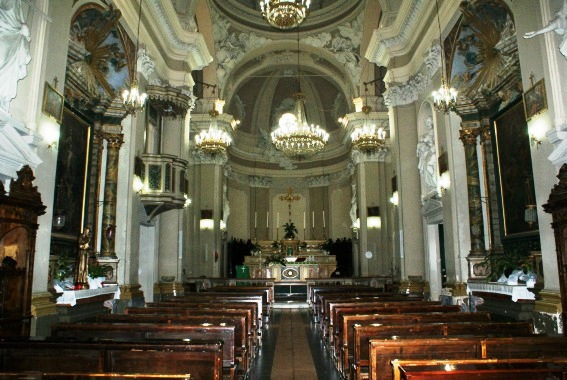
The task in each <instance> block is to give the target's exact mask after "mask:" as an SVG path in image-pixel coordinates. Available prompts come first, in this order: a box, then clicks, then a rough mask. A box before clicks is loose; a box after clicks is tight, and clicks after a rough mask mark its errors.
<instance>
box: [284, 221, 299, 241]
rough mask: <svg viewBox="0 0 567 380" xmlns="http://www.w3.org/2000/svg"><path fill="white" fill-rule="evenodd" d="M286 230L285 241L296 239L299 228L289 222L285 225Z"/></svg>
mask: <svg viewBox="0 0 567 380" xmlns="http://www.w3.org/2000/svg"><path fill="white" fill-rule="evenodd" d="M283 228H284V239H291V240H293V239H295V234H296V233H297V228H296V227H295V224H293V222H288V223H286V224H284V225H283Z"/></svg>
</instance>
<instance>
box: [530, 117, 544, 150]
mask: <svg viewBox="0 0 567 380" xmlns="http://www.w3.org/2000/svg"><path fill="white" fill-rule="evenodd" d="M546 132H547V126H546V124H545V121H544V119H543V118H535V117H534V118H532V120H531V121H530V126H529V134H530V144H531V145H532V146H535V147H536V149H537V148H539V146H540V145H541V143H542V142H543V139H544V138H545V133H546Z"/></svg>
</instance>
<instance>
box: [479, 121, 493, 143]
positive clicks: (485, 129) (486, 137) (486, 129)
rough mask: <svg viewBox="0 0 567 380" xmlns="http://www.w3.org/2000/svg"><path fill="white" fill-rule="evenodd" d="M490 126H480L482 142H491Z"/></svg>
mask: <svg viewBox="0 0 567 380" xmlns="http://www.w3.org/2000/svg"><path fill="white" fill-rule="evenodd" d="M490 136H491V134H490V126H489V125H485V126H482V127H481V128H480V142H481V144H484V143H485V142H490Z"/></svg>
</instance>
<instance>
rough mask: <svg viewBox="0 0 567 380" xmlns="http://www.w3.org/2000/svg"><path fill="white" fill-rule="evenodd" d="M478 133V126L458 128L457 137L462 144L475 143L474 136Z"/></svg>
mask: <svg viewBox="0 0 567 380" xmlns="http://www.w3.org/2000/svg"><path fill="white" fill-rule="evenodd" d="M479 135H480V128H467V129H461V130H460V136H459V139H460V140H461V141H462V142H463V145H464V146H467V145H476V138H477V137H478V136H479Z"/></svg>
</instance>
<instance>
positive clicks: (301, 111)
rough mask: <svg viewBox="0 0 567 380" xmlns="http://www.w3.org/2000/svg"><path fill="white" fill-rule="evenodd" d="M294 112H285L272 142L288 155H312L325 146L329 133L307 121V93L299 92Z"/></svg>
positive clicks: (295, 96) (292, 156)
mask: <svg viewBox="0 0 567 380" xmlns="http://www.w3.org/2000/svg"><path fill="white" fill-rule="evenodd" d="M294 98H295V110H294V113H293V114H292V113H285V114H283V115H282V116H281V118H280V120H279V127H278V128H277V129H276V130H275V131H273V132H272V142H273V143H274V145H275V146H276V148H277V149H279V150H281V151H282V152H283V153H284V154H285V155H286V156H287V157H289V158H294V159H301V158H305V157H308V156H311V155H313V154H315V153H317V152H318V151H320V150H321V149H323V147H324V146H325V144H327V141H328V140H329V134H328V133H327V131H325V130H324V129H322V128H320V127H319V126H318V125H314V124H311V125H309V124H308V123H307V120H306V118H305V104H304V102H305V95H304V94H302V93H297V94H295V95H294Z"/></svg>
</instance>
